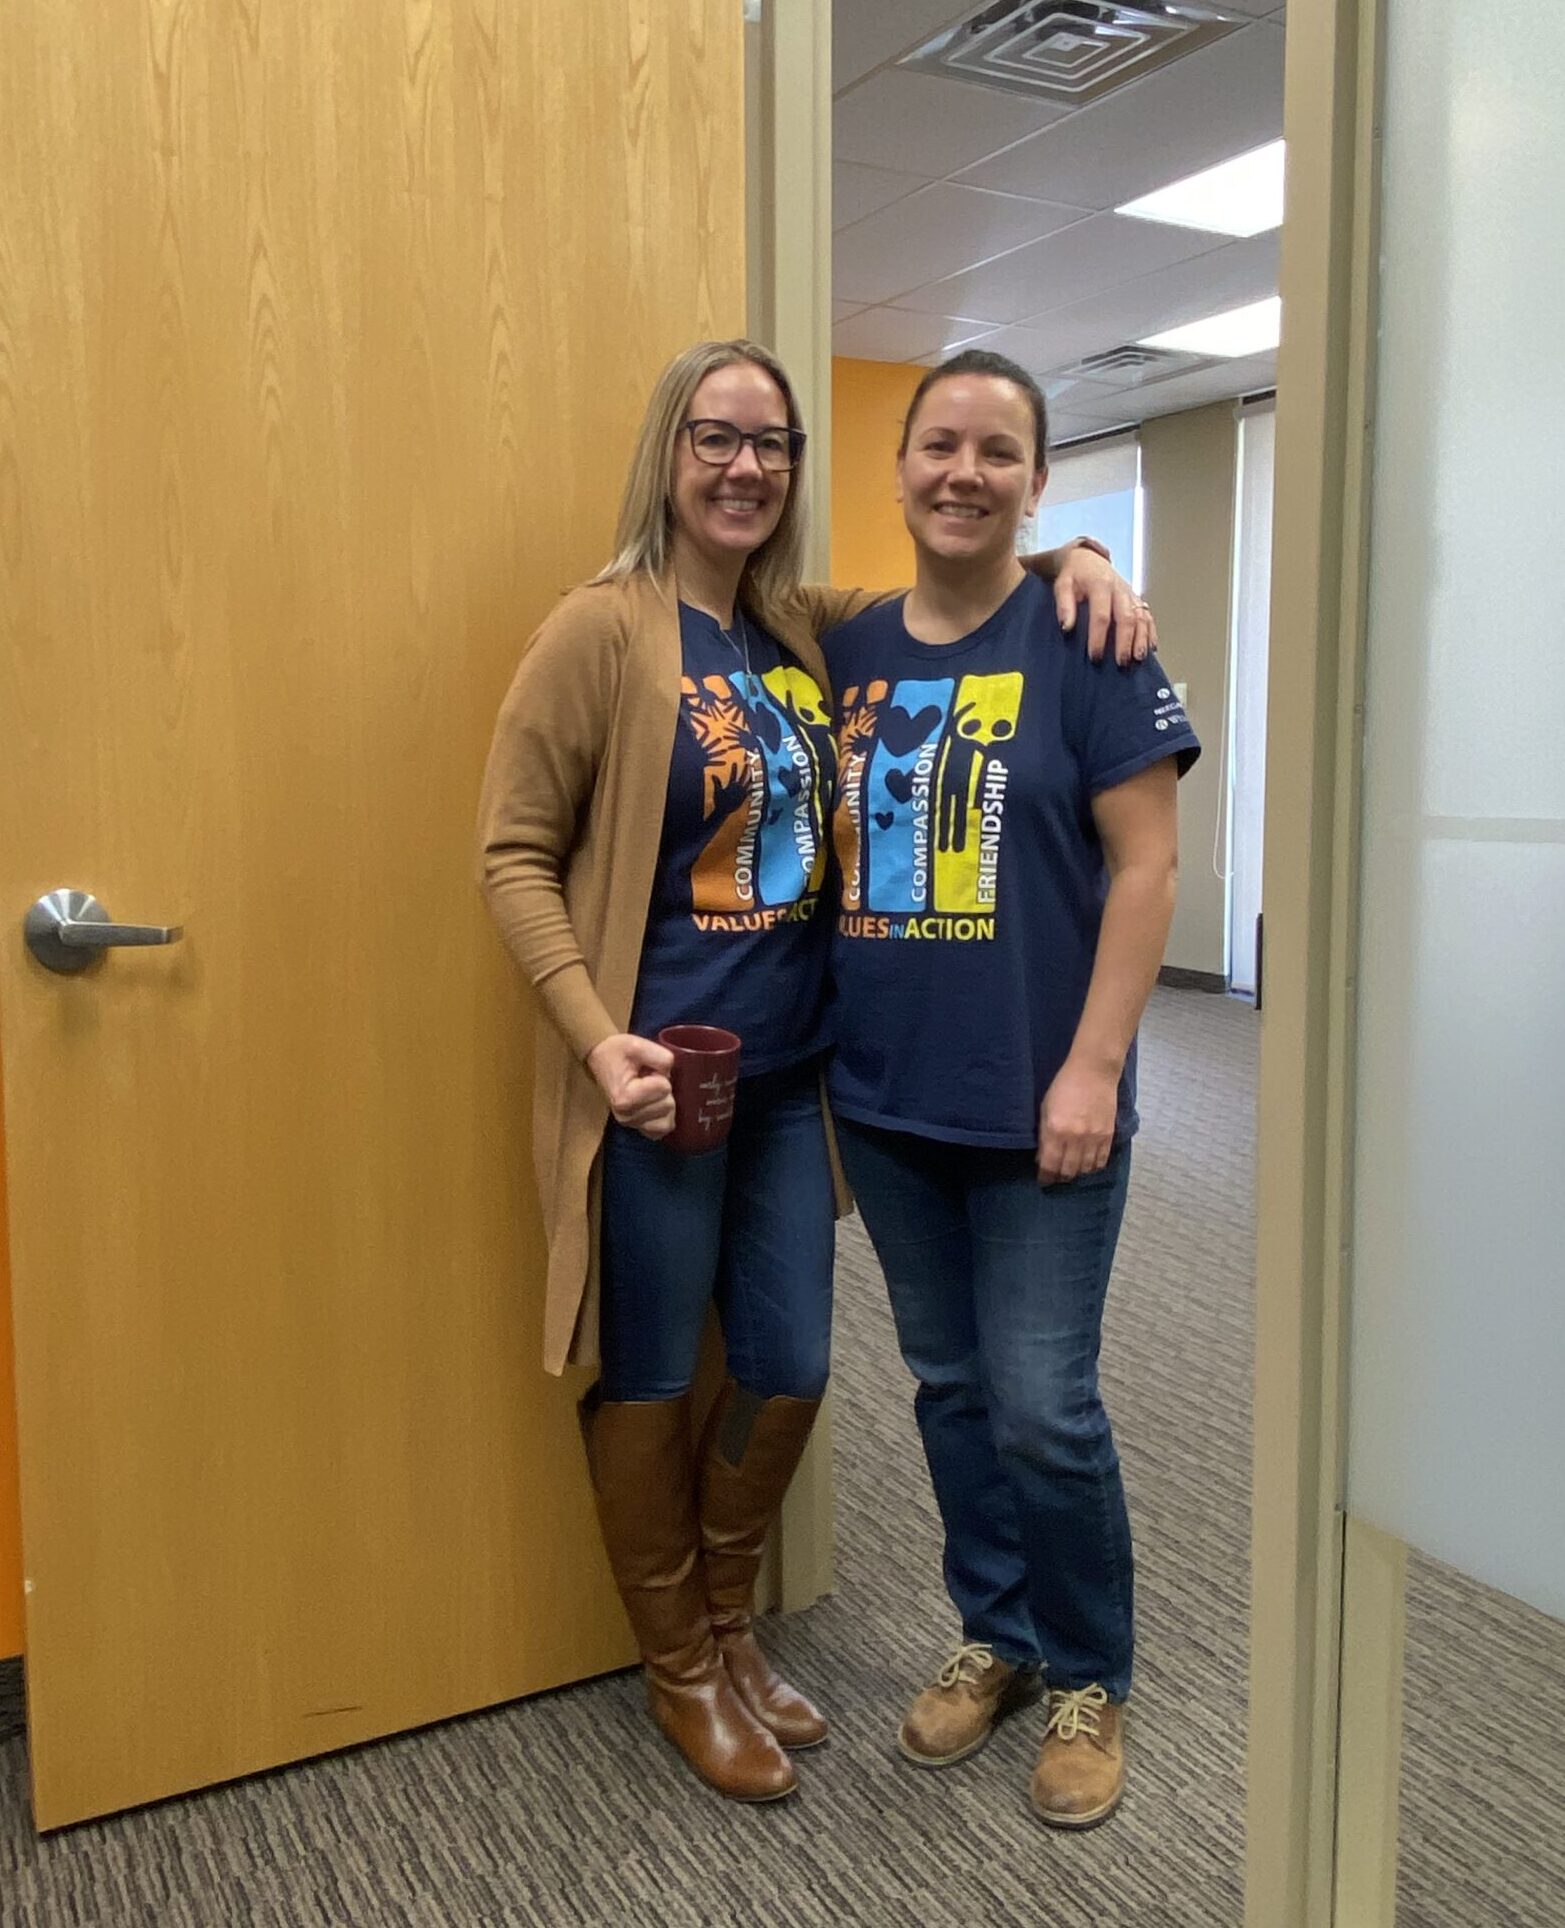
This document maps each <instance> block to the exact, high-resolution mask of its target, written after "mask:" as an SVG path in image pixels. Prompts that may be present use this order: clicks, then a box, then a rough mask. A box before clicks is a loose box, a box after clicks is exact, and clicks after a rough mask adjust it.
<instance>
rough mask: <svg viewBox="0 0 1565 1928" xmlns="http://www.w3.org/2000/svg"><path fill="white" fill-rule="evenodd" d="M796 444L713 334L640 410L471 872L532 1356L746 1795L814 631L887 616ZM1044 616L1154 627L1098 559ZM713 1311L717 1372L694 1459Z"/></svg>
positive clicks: (794, 1433) (789, 1147) (792, 1055)
mask: <svg viewBox="0 0 1565 1928" xmlns="http://www.w3.org/2000/svg"><path fill="white" fill-rule="evenodd" d="M804 450H805V433H804V428H803V425H802V423H801V421H800V417H799V409H798V404H797V402H796V400H795V397H794V393H793V388H792V385H791V383H790V382H789V380H788V377H787V375H786V374H785V372H784V370H783V369H782V367H781V365H780V364H779V363H778V362H777V360H776V359H775V357H773V356H772V355H771V354H770V352H769V351H768V350H766V349H765V348H762V347H760V346H758V345H757V344H755V343H753V342H747V341H729V342H704V343H701V344H699V345H697V346H696V347H693V348H690V349H687V350H686V351H685V352H684V353H683V354H681V355H679V356H677V357H676V358H675V359H674V360H673V361H672V362H671V363H670V364H669V366H668V367H667V368H666V369H665V370H664V371H663V373H662V375H661V376H660V378H659V380H658V382H657V385H656V387H655V389H654V391H653V394H652V399H651V402H650V404H649V406H648V409H647V414H646V419H645V421H644V422H643V424H642V427H641V433H640V436H639V439H638V441H637V444H636V449H635V453H634V455H633V457H632V459H631V466H630V474H629V477H628V480H627V482H626V486H625V492H624V499H623V503H622V506H621V510H620V518H619V529H618V534H617V538H616V544H617V547H616V554H615V556H614V559H613V561H612V562H611V563H610V564H609V566H608V567H607V568H606V569H605V570H604V571H603V573H602V574H601V575H600V576H598V577H597V578H595V579H594V580H593V581H592V582H590V583H587V584H585V585H583V586H582V587H580V588H577V589H575V590H572V591H571V593H570V594H569V595H567V596H566V597H565V598H564V599H563V601H562V602H561V603H560V605H559V606H558V608H556V609H555V610H554V611H553V613H552V614H551V615H550V616H549V617H548V619H547V620H546V621H545V623H544V624H543V626H542V627H541V628H540V629H539V631H538V632H537V634H536V635H535V636H534V637H533V639H532V641H531V642H530V644H529V645H528V647H527V650H526V652H525V654H524V656H523V658H522V661H521V665H520V667H519V669H518V670H517V673H516V677H515V680H514V681H513V683H512V685H511V688H510V691H509V693H508V695H507V696H506V699H505V702H504V705H503V707H502V709H501V712H500V718H499V722H498V725H497V727H496V731H495V737H494V744H493V748H492V750H491V753H490V758H489V765H488V770H487V774H486V778H485V784H484V793H483V803H482V813H481V838H482V845H483V883H484V889H485V892H486V895H487V898H488V902H489V905H490V908H491V910H492V911H493V914H494V916H495V919H496V921H497V922H498V924H499V926H500V929H501V931H502V933H503V935H504V937H505V940H506V943H507V945H508V946H509V948H510V950H511V952H512V954H513V956H514V957H515V958H516V960H517V962H518V964H519V965H520V966H521V968H522V970H523V971H524V972H525V973H526V975H527V977H528V979H529V980H530V981H531V983H532V985H533V988H534V990H535V992H536V994H537V997H538V1000H539V1002H540V1003H541V1005H542V1007H543V1010H544V1012H545V1014H546V1016H547V1017H548V1019H549V1021H550V1022H549V1026H548V1028H547V1029H545V1030H543V1031H542V1032H541V1033H540V1036H539V1039H538V1045H537V1063H536V1074H535V1075H536V1082H535V1132H534V1142H535V1150H536V1160H537V1176H538V1186H539V1192H540V1195H541V1199H542V1204H543V1213H544V1221H545V1226H546V1229H547V1233H548V1239H549V1267H548V1282H547V1297H546V1305H545V1318H544V1364H545V1366H546V1368H547V1369H548V1370H549V1371H551V1372H555V1373H558V1372H560V1371H561V1370H562V1368H563V1367H564V1366H565V1364H566V1363H567V1361H576V1362H588V1363H596V1364H597V1365H598V1367H599V1373H600V1376H599V1379H598V1382H597V1384H596V1386H595V1387H594V1388H593V1391H592V1392H591V1393H590V1394H589V1395H588V1397H587V1399H586V1400H585V1401H584V1402H583V1410H582V1419H583V1431H584V1435H585V1438H586V1443H587V1453H588V1461H589V1465H590V1469H591V1475H592V1481H593V1487H594V1491H595V1493H596V1497H597V1505H598V1516H599V1521H600V1524H601V1528H602V1532H603V1539H604V1544H605V1546H606V1548H607V1550H608V1555H609V1561H610V1564H611V1567H612V1569H613V1573H614V1577H615V1581H616V1584H617V1585H618V1588H619V1591H620V1594H621V1597H622V1598H623V1600H624V1603H625V1607H626V1610H627V1613H628V1615H629V1618H630V1623H631V1626H632V1629H633V1631H634V1633H635V1636H636V1639H637V1642H638V1644H639V1646H640V1649H641V1653H642V1657H643V1660H644V1662H645V1669H646V1682H647V1690H648V1696H649V1701H650V1705H651V1711H652V1714H653V1716H654V1718H655V1720H656V1722H657V1724H658V1726H659V1727H660V1729H661V1730H662V1732H663V1733H664V1735H665V1736H666V1737H667V1738H668V1739H669V1740H670V1741H671V1742H672V1743H673V1744H674V1746H675V1747H676V1748H677V1749H678V1750H679V1752H680V1753H681V1754H682V1755H683V1756H684V1758H685V1760H686V1761H687V1763H688V1764H689V1765H690V1767H691V1768H692V1769H693V1770H694V1771H695V1773H696V1774H697V1775H699V1776H700V1778H701V1779H702V1780H703V1781H705V1782H706V1783H707V1784H708V1785H709V1786H711V1787H713V1788H715V1789H716V1790H717V1791H718V1792H719V1793H721V1794H725V1795H728V1796H730V1797H732V1798H734V1799H737V1800H745V1801H770V1800H776V1799H779V1798H780V1797H782V1796H784V1795H787V1794H790V1793H791V1792H792V1791H793V1790H794V1788H795V1786H796V1784H797V1782H796V1775H795V1771H794V1767H793V1764H792V1762H791V1760H790V1751H791V1750H797V1749H801V1748H807V1747H813V1746H815V1745H816V1744H817V1743H819V1742H820V1741H822V1740H824V1739H825V1737H826V1723H825V1721H824V1720H823V1718H822V1717H821V1715H820V1714H819V1712H818V1711H817V1710H816V1709H815V1707H813V1706H812V1705H811V1703H810V1702H809V1701H808V1700H807V1699H806V1698H805V1697H804V1696H803V1694H801V1693H799V1692H798V1691H797V1690H796V1689H795V1688H793V1687H791V1686H789V1685H788V1684H787V1683H786V1682H785V1681H784V1680H782V1679H781V1678H780V1677H779V1676H778V1675H777V1673H776V1672H775V1671H774V1670H773V1668H772V1667H771V1665H770V1664H769V1662H768V1661H767V1660H766V1658H765V1656H764V1655H763V1653H762V1652H761V1649H760V1648H759V1646H758V1645H757V1644H756V1641H755V1638H754V1634H753V1632H752V1626H751V1621H752V1612H753V1604H754V1591H755V1581H756V1575H757V1572H758V1568H759V1564H760V1559H761V1551H762V1547H763V1544H764V1541H765V1538H766V1534H767V1531H768V1529H769V1527H770V1526H771V1524H772V1521H773V1519H774V1518H775V1516H776V1513H777V1510H778V1507H779V1505H780V1504H781V1501H782V1498H783V1495H784V1493H785V1491H786V1489H787V1486H788V1482H789V1480H790V1478H791V1476H792V1474H793V1471H794V1468H795V1467H796V1465H797V1464H798V1461H799V1457H800V1455H801V1453H802V1452H803V1450H804V1447H805V1443H806V1441H807V1440H808V1438H809V1434H810V1428H811V1426H812V1424H813V1422H814V1419H815V1414H816V1411H817V1409H818V1407H819V1404H820V1400H821V1395H822V1393H823V1391H824V1389H825V1385H826V1377H827V1367H828V1356H829V1345H830V1329H831V1275H832V1224H833V1216H834V1211H833V1203H834V1191H833V1176H832V1165H831V1160H830V1157H829V1154H828V1140H827V1129H826V1123H825V1119H824V1116H823V1112H822V1102H821V1072H822V1063H823V1058H824V1054H825V1053H826V1051H827V1049H828V1046H829V1043H830V1039H829V1035H828V1027H827V1011H826V997H825V975H826V961H827V948H828V940H829V932H830V926H829V921H828V917H827V915H826V914H825V913H826V899H827V896H828V892H827V890H826V873H827V861H828V856H827V853H828V845H829V822H830V807H831V794H832V785H833V780H834V774H835V753H834V749H833V743H832V733H831V691H830V687H829V683H828V679H827V673H826V665H825V662H824V660H823V658H822V655H821V651H820V647H819V643H818V641H817V638H818V637H819V636H820V634H821V633H822V632H823V631H824V630H825V629H827V628H829V627H831V626H832V625H833V624H836V623H840V622H843V621H845V620H846V619H847V618H849V617H850V616H852V615H854V614H855V613H856V612H858V611H859V610H861V609H862V608H864V607H865V606H867V604H868V603H870V602H871V601H873V600H874V598H872V597H868V596H864V595H857V594H846V593H843V592H839V591H834V590H830V589H823V588H806V587H801V585H800V581H799V575H800V563H801V556H802V552H803V542H804V502H803V496H802V491H801V487H800V484H801V480H802V464H803V458H804ZM1035 567H1036V568H1037V570H1038V572H1039V573H1041V574H1045V575H1050V576H1055V577H1057V592H1058V593H1059V595H1060V597H1061V600H1062V602H1066V603H1070V604H1073V603H1074V600H1075V598H1076V597H1077V596H1078V595H1082V596H1086V597H1088V598H1090V601H1091V606H1092V609H1093V612H1094V615H1095V616H1096V618H1097V619H1098V628H1099V630H1100V631H1101V630H1102V629H1103V628H1104V627H1106V623H1107V618H1108V616H1109V614H1110V611H1111V606H1112V609H1113V613H1114V614H1115V615H1117V616H1118V617H1119V618H1120V625H1119V630H1120V634H1121V636H1122V637H1123V638H1124V641H1125V644H1126V646H1127V649H1128V647H1129V646H1132V645H1134V646H1137V647H1140V648H1141V649H1143V650H1144V648H1145V646H1146V643H1147V641H1148V636H1147V631H1146V625H1145V618H1144V615H1142V614H1141V606H1139V605H1137V604H1136V603H1135V602H1134V599H1132V598H1131V597H1130V593H1129V591H1128V589H1127V588H1126V586H1125V585H1124V584H1123V583H1122V582H1120V580H1119V579H1118V578H1117V577H1116V576H1115V574H1114V571H1113V570H1112V568H1111V567H1110V566H1109V565H1108V563H1107V562H1106V561H1105V560H1103V559H1102V558H1100V557H1098V556H1096V555H1093V554H1092V553H1090V551H1089V550H1087V549H1085V548H1074V547H1073V548H1072V549H1070V550H1069V551H1061V552H1059V554H1058V555H1051V556H1047V557H1040V558H1038V559H1036V563H1035ZM678 1023H700V1024H703V1025H710V1026H718V1027H721V1028H722V1029H724V1030H727V1031H729V1032H732V1033H735V1034H737V1036H738V1037H739V1038H740V1039H741V1040H742V1055H741V1059H740V1064H739V1080H738V1085H737V1090H736V1095H735V1101H734V1111H733V1118H732V1124H731V1128H730V1130H729V1133H728V1136H727V1139H726V1141H725V1142H724V1143H722V1144H720V1145H718V1146H715V1147H713V1148H712V1149H709V1150H702V1151H695V1152H688V1153H681V1152H678V1151H675V1150H674V1149H672V1148H671V1147H670V1146H669V1145H668V1144H667V1143H666V1142H665V1141H666V1139H667V1137H668V1134H669V1132H670V1130H671V1129H672V1127H673V1125H674V1119H675V1104H674V1096H673V1089H672V1085H671V1081H670V1071H671V1069H672V1063H673V1061H672V1057H671V1054H670V1052H669V1051H667V1050H666V1049H665V1048H664V1047H663V1046H662V1045H661V1044H659V1043H658V1042H657V1036H658V1033H659V1031H660V1030H662V1029H663V1028H664V1027H666V1026H669V1025H672V1024H678ZM714 1303H715V1305H716V1308H717V1312H718V1316H719V1319H720V1322H721V1325H722V1329H723V1336H724V1341H725V1346H726V1364H727V1372H728V1377H727V1380H726V1381H725V1383H724V1385H723V1387H722V1389H721V1391H720V1393H719V1395H718V1398H717V1400H716V1403H715V1406H714V1408H713V1410H712V1412H711V1414H710V1417H709V1418H708V1420H707V1422H706V1425H705V1430H704V1435H703V1437H702V1438H701V1439H700V1440H699V1441H696V1440H694V1439H693V1430H692V1429H693V1420H692V1414H691V1410H690V1387H691V1380H692V1378H693V1376H694V1373H695V1369H696V1363H697V1354H698V1350H699V1345H700V1339H701V1333H702V1328H703V1325H704V1323H705V1319H706V1315H707V1310H708V1307H709V1306H711V1305H713V1304H714Z"/></svg>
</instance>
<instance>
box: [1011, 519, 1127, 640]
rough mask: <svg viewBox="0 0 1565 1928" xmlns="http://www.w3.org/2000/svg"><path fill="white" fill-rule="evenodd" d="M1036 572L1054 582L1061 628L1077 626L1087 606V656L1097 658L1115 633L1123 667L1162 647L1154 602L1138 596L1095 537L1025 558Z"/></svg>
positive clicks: (1055, 602) (1081, 539) (1027, 565)
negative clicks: (1082, 606)
mask: <svg viewBox="0 0 1565 1928" xmlns="http://www.w3.org/2000/svg"><path fill="white" fill-rule="evenodd" d="M1022 561H1023V564H1024V565H1025V566H1026V567H1027V568H1028V569H1030V570H1032V572H1033V574H1034V575H1040V576H1042V577H1044V578H1045V580H1048V581H1052V582H1053V584H1054V607H1055V609H1056V611H1057V612H1058V614H1059V618H1060V627H1061V628H1062V629H1064V630H1070V629H1073V628H1074V627H1075V625H1076V618H1077V616H1078V615H1079V614H1080V612H1081V605H1082V603H1083V602H1085V603H1086V605H1087V654H1088V656H1089V657H1091V659H1092V661H1093V662H1095V663H1096V662H1098V661H1099V660H1100V659H1101V658H1102V655H1103V652H1104V649H1105V647H1106V646H1107V643H1108V636H1109V628H1110V625H1112V626H1113V631H1114V659H1115V661H1116V662H1118V663H1120V664H1121V665H1123V664H1125V663H1139V662H1143V661H1144V660H1145V659H1146V657H1147V656H1149V655H1150V654H1151V653H1152V651H1153V650H1155V649H1156V648H1157V621H1156V619H1155V618H1154V616H1153V614H1152V609H1151V605H1150V604H1148V603H1147V602H1145V601H1144V600H1143V599H1142V598H1141V597H1140V596H1138V595H1137V594H1136V592H1135V590H1134V589H1132V588H1131V586H1130V584H1129V583H1128V582H1126V580H1125V578H1124V577H1123V576H1122V575H1121V574H1120V573H1119V571H1118V570H1117V569H1116V568H1115V567H1114V564H1113V562H1112V561H1111V559H1110V557H1109V552H1108V551H1107V550H1106V549H1105V548H1104V547H1103V546H1102V544H1101V543H1098V542H1094V541H1093V539H1092V538H1091V536H1080V537H1078V538H1077V540H1076V541H1075V542H1070V543H1067V544H1066V545H1065V547H1064V548H1063V549H1046V550H1043V551H1041V552H1040V553H1039V554H1037V555H1033V556H1024V557H1023V558H1022Z"/></svg>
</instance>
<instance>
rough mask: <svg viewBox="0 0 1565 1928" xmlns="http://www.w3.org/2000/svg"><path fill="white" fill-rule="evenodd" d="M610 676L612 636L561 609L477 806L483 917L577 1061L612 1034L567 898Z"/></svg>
mask: <svg viewBox="0 0 1565 1928" xmlns="http://www.w3.org/2000/svg"><path fill="white" fill-rule="evenodd" d="M618 674H619V663H618V657H617V652H616V650H615V648H614V636H613V632H612V628H611V626H610V625H609V624H608V623H606V622H605V621H604V620H603V619H602V616H601V613H596V612H595V613H594V614H593V615H592V616H588V615H586V614H585V613H584V612H583V611H582V610H581V608H580V606H579V605H577V606H573V604H572V601H571V600H570V599H567V601H566V602H565V603H564V604H563V605H562V606H561V607H560V608H559V609H558V610H556V611H555V613H554V614H553V615H552V616H550V618H549V619H548V621H547V622H545V623H544V625H543V627H542V628H541V629H540V630H539V631H538V633H537V634H536V635H535V636H534V637H533V639H532V641H531V642H530V643H529V644H528V647H527V649H526V651H525V653H524V654H523V656H522V660H521V663H520V665H519V667H518V668H517V672H516V675H515V677H514V678H513V680H512V683H511V687H510V689H509V691H508V692H507V694H506V698H505V701H504V703H503V704H502V705H501V709H500V716H499V721H498V722H497V723H496V725H495V733H494V742H493V744H492V746H491V748H490V752H489V763H488V767H487V768H486V770H485V772H484V788H483V797H482V800H481V802H480V805H479V827H478V842H479V853H480V855H479V876H480V882H481V885H482V888H483V893H484V896H485V898H486V900H487V901H488V904H489V909H490V911H491V913H492V915H493V917H494V920H495V922H496V923H497V924H498V925H499V927H500V932H501V935H502V936H503V937H504V939H505V942H506V946H507V948H508V949H509V951H510V953H511V955H512V956H513V957H514V958H515V960H516V962H517V963H518V964H519V965H520V966H521V968H522V970H523V971H524V972H525V973H526V976H527V978H528V980H529V982H530V983H531V984H532V986H533V989H534V990H535V991H536V992H537V994H538V998H539V1001H540V1002H541V1003H542V1005H543V1008H544V1011H545V1013H546V1014H547V1016H548V1017H549V1019H550V1021H551V1022H552V1023H553V1024H554V1026H555V1028H556V1029H557V1030H558V1031H559V1032H560V1033H561V1034H562V1036H563V1037H564V1038H565V1040H566V1042H567V1043H568V1044H569V1045H570V1047H571V1049H572V1050H573V1051H574V1052H575V1054H576V1055H577V1057H579V1058H585V1057H586V1055H587V1053H588V1052H589V1051H591V1050H592V1048H593V1046H594V1045H596V1044H599V1043H601V1042H602V1040H603V1039H604V1038H606V1037H609V1036H610V1035H611V1034H612V1033H613V1032H615V1031H617V1030H618V1029H619V1026H618V1025H616V1024H615V1023H614V1021H613V1019H612V1018H611V1017H610V1016H609V1014H608V1011H607V1010H606V1009H605V1007H604V1004H603V1001H602V999H601V998H600V997H599V996H598V992H597V988H596V987H595V985H594V984H593V982H592V976H591V973H590V972H589V970H588V968H587V964H586V961H585V959H584V958H583V956H582V952H581V945H580V942H579V940H578V939H577V936H576V932H575V930H574V928H573V927H572V924H571V919H570V912H569V910H568V909H567V907H566V903H565V891H564V876H565V869H566V864H567V861H568V859H569V856H570V853H571V850H572V848H573V846H574V844H575V841H576V837H577V833H578V828H579V825H580V823H581V821H582V819H583V817H584V816H585V813H586V808H587V805H588V802H589V800H590V798H591V795H592V790H593V786H594V784H595V783H596V781H597V774H598V765H599V762H600V760H601V757H602V754H603V747H604V743H605V741H606V739H607V735H608V724H609V718H610V716H611V714H612V711H613V704H614V696H615V691H616V688H617V683H618Z"/></svg>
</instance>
